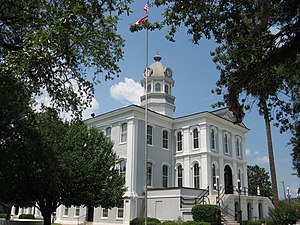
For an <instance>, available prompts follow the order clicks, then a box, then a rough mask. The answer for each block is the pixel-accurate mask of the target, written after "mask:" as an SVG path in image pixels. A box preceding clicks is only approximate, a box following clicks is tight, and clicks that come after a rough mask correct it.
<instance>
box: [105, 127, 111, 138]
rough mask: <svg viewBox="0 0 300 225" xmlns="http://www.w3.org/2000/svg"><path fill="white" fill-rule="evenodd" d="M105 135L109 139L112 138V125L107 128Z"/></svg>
mask: <svg viewBox="0 0 300 225" xmlns="http://www.w3.org/2000/svg"><path fill="white" fill-rule="evenodd" d="M105 135H106V137H107V138H108V139H109V140H111V127H108V128H106V130H105Z"/></svg>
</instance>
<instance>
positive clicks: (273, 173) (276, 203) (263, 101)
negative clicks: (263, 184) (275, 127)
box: [260, 99, 279, 208]
mask: <svg viewBox="0 0 300 225" xmlns="http://www.w3.org/2000/svg"><path fill="white" fill-rule="evenodd" d="M260 103H261V106H262V109H263V114H264V120H265V126H266V133H267V142H268V152H269V163H270V173H271V181H272V193H273V197H274V206H275V208H279V200H278V189H277V178H276V169H275V160H274V153H273V144H272V134H271V126H270V116H269V110H268V108H267V102H266V99H261V101H260Z"/></svg>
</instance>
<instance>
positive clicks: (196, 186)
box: [194, 163, 200, 189]
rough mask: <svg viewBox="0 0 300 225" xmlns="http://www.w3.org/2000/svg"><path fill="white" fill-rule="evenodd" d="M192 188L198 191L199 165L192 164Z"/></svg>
mask: <svg viewBox="0 0 300 225" xmlns="http://www.w3.org/2000/svg"><path fill="white" fill-rule="evenodd" d="M194 188H196V189H200V169H199V164H198V163H195V164H194Z"/></svg>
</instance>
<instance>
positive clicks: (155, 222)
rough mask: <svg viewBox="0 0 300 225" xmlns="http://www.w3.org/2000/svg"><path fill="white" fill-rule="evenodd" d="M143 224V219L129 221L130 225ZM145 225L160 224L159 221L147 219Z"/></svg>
mask: <svg viewBox="0 0 300 225" xmlns="http://www.w3.org/2000/svg"><path fill="white" fill-rule="evenodd" d="M144 224H145V218H144V217H137V218H134V219H132V220H131V221H130V225H144ZM147 224H149V225H156V224H160V221H159V220H158V219H156V218H151V217H148V218H147Z"/></svg>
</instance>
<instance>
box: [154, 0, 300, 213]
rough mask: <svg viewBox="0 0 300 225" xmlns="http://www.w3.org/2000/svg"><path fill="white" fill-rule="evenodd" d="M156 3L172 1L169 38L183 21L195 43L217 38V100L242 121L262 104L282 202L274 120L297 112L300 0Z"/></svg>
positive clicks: (286, 125)
mask: <svg viewBox="0 0 300 225" xmlns="http://www.w3.org/2000/svg"><path fill="white" fill-rule="evenodd" d="M155 3H156V5H158V6H160V5H166V6H167V7H166V9H165V11H164V17H165V19H164V21H163V24H166V25H169V26H170V32H169V34H168V36H167V38H168V39H170V40H174V35H175V33H176V31H177V29H178V27H180V26H181V25H182V24H183V25H185V26H186V27H187V29H188V33H189V34H191V35H192V37H193V42H194V43H198V42H199V40H200V39H201V38H202V37H206V38H208V39H210V38H214V40H215V41H216V43H217V44H218V47H217V48H216V50H215V51H214V52H213V53H212V55H213V56H214V58H213V60H214V62H215V63H216V65H217V68H218V69H219V70H220V79H219V80H218V82H217V88H216V92H217V93H218V94H222V95H223V98H224V101H223V102H220V103H219V104H217V105H218V106H220V105H224V104H226V105H227V106H228V107H229V109H230V110H231V111H232V112H233V114H234V115H235V117H236V123H239V122H241V121H242V119H243V117H244V115H245V112H244V111H245V109H246V110H247V109H250V108H251V106H253V105H255V104H256V105H257V106H258V110H259V112H260V113H261V115H262V116H263V117H264V120H265V127H266V133H267V143H268V152H269V161H270V173H271V180H272V190H273V196H274V204H275V207H276V208H277V207H279V201H278V190H277V181H276V171H275V161H274V153H273V146H272V135H271V128H270V124H271V121H272V120H273V118H276V120H277V122H278V124H277V123H276V125H278V126H279V125H281V128H282V130H287V129H290V128H291V124H292V123H291V122H290V119H292V118H291V117H290V114H293V113H295V109H294V108H293V105H292V101H289V100H291V99H290V98H291V96H293V94H295V93H294V91H296V90H297V89H294V87H295V85H297V84H299V80H300V79H299V72H297V73H294V72H292V71H291V69H290V68H293V69H295V68H296V65H297V62H298V61H299V60H298V59H299V51H300V32H299V25H300V17H299V10H298V9H299V7H300V2H299V1H297V0H284V1H279V0H272V1H269V0H250V1H237V0H229V1H213V2H212V1H202V0H201V1H200V0H198V1H191V0H190V1H175V0H156V1H155ZM294 71H295V70H294ZM295 74H296V75H295ZM295 78H296V79H295ZM295 80H297V82H296V84H295V83H293V81H295ZM296 94H297V93H296Z"/></svg>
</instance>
